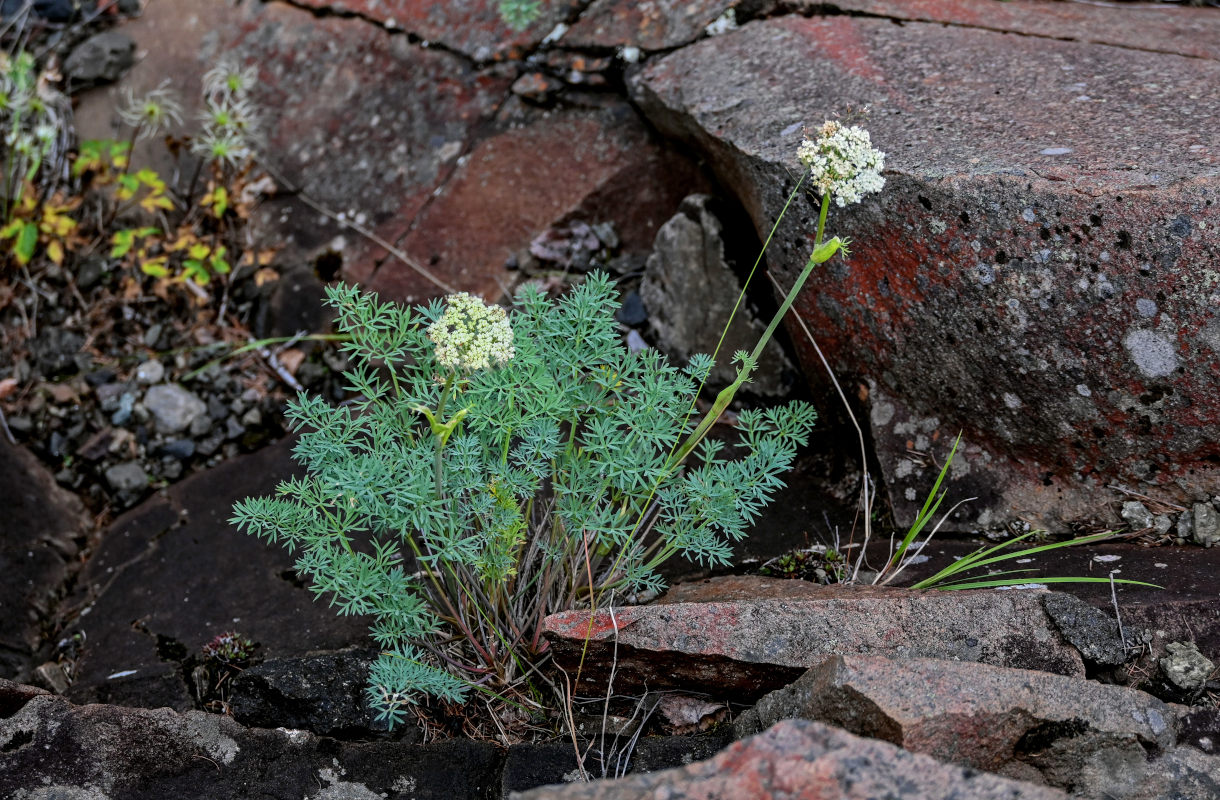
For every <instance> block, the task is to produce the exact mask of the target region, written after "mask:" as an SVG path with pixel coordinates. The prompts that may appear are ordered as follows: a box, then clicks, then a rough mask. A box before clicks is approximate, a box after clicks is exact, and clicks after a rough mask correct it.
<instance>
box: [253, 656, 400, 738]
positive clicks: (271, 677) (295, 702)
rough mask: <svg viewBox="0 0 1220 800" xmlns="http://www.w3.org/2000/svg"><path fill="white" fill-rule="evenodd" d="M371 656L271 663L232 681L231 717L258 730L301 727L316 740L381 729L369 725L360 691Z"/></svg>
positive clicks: (371, 716) (370, 715) (370, 720)
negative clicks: (316, 736) (321, 736)
mask: <svg viewBox="0 0 1220 800" xmlns="http://www.w3.org/2000/svg"><path fill="white" fill-rule="evenodd" d="M375 657H376V654H375V653H372V652H369V651H366V650H361V649H349V650H341V651H336V652H326V653H311V654H309V655H305V656H296V657H290V658H277V659H270V660H268V661H265V662H263V663H262V664H259V665H258V666H255V667H250V668H249V669H246V670H243V671H242V672H241V673H240V674H239V675H238V676H237V678H235V679H234V681H233V693H232V695H231V697H230V701H229V702H230V705H231V706H232V708H233V718H234V719H236V720H237V721H238V722H240V723H242V724H243V725H249V726H251V727H258V728H280V727H283V728H299V729H304V730H308V731H313V732H314V733H316V734H319V735H323V736H325V735H332V734H343V733H348V734H350V733H359V732H363V733H366V734H367V733H368V731H369V730H370V729H377V730H384V729H385V725H384V724H375V723H374V722H373V719H374V716H375V715H374V714H373V712H372V711H370V709H369V707H368V705H367V704H366V702H365V694H364V687H365V685H366V681H367V679H368V671H369V664H370V663H371V662H372V661H373V659H374V658H375Z"/></svg>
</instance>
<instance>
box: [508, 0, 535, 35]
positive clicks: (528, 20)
mask: <svg viewBox="0 0 1220 800" xmlns="http://www.w3.org/2000/svg"><path fill="white" fill-rule="evenodd" d="M541 14H542V0H500V19H502V20H504V24H505V25H507V26H508V27H509V28H512V29H513V30H515V31H523V30H525V29H526V28H528V27H529V26H530V25H532V24H533V23H534V20H536V19H538V17H539V15H541Z"/></svg>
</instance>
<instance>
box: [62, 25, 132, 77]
mask: <svg viewBox="0 0 1220 800" xmlns="http://www.w3.org/2000/svg"><path fill="white" fill-rule="evenodd" d="M135 55H136V43H135V42H134V41H132V39H131V37H130V36H128V35H126V34H124V33H119V32H118V31H106V32H104V33H98V34H95V35H93V36H90V37H89V38H88V39H86V40H85V41H83V42H81V43H80V44H79V45H77V46H76V49H75V50H73V51H72V53H71V54H70V55H69V56H68V57H67V59H65V60H64V76H65V77H67V78H68V80H70V81H72V82H73V83H77V84H82V83H84V84H94V83H113V82H114V81H117V80H118V79H119V78H121V77H122V76H123V73H124V72H126V71H127V70H128V69H130V68H131V65H132V64H134V63H135Z"/></svg>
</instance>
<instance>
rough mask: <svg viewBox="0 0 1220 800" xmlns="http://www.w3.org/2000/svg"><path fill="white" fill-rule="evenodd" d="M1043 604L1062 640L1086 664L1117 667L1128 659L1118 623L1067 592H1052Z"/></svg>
mask: <svg viewBox="0 0 1220 800" xmlns="http://www.w3.org/2000/svg"><path fill="white" fill-rule="evenodd" d="M1042 605H1043V607H1044V608H1045V609H1046V613H1047V615H1048V616H1050V618H1051V620H1052V621H1053V622H1054V623H1055V627H1057V628H1058V629H1059V632H1060V633H1061V634H1063V638H1064V639H1067V641H1068V644H1070V645H1072V646H1073V647H1075V648H1076V649H1077V650H1079V651H1080V655H1081V657H1082V658H1084V660H1085V661H1086V662H1089V663H1091V664H1097V665H1101V666H1116V665H1118V664H1122V663H1124V662H1125V661H1126V660H1127V648H1126V646H1125V645H1124V644H1123V640H1122V637H1121V636H1119V631H1118V623H1117V622H1116V621H1115V620H1114V619H1112V618H1111V617H1110V616H1109V615H1108V614H1106V613H1105V612H1104V611H1101V610H1100V609H1098V608H1094V607H1093V606H1091V605H1089V604H1088V603H1086V602H1084V601H1083V600H1081V599H1080V598H1078V597H1076V596H1075V595H1071V594H1067V593H1066V592H1051V593H1050V594H1048V595H1046V597H1045V598H1044V599H1043V601H1042Z"/></svg>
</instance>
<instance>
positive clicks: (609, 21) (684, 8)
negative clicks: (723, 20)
mask: <svg viewBox="0 0 1220 800" xmlns="http://www.w3.org/2000/svg"><path fill="white" fill-rule="evenodd" d="M734 5H735V3H732V2H730V1H729V0H694V2H691V0H644V2H630V0H593V2H592V3H591V4H590V5H589V7H588V8H586V9H585V10H584V12H583V13H582V14H581V15H580V19H578V20H577V21H576V24H574V25H573V26H572V27H571V29H570V30H569V31H568V32H567V33H565V34H564V35H563V38H562V39H560V42H561V43H562V44H563V45H564V46H565V47H572V48H612V47H638V48H640V49H641V50H670V49H673V48H675V47H680V46H682V45H685V44H690V43H691V42H693V41H694V40H695V39H698V38H699V37H700V36H702V35H703V34H704V30H705V29H706V28H707V26H708V25H710V24H711V23H713V22H715V21H716V19H718V18H719V17H720V16H721V15H722V14H724V12H725V11H726V10H727V9H729V8H732V7H733V6H734Z"/></svg>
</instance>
